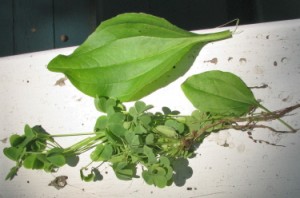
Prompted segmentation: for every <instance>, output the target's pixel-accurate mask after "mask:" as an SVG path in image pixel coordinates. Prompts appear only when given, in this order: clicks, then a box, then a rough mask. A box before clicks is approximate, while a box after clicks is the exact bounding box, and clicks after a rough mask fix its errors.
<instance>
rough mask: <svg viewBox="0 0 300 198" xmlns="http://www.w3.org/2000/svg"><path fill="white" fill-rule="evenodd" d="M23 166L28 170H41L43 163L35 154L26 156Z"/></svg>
mask: <svg viewBox="0 0 300 198" xmlns="http://www.w3.org/2000/svg"><path fill="white" fill-rule="evenodd" d="M23 165H24V167H25V168H28V169H42V168H43V167H44V163H43V162H42V161H40V160H39V159H38V157H37V154H30V155H28V156H27V157H26V158H25V159H24V162H23Z"/></svg>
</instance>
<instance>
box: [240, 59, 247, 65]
mask: <svg viewBox="0 0 300 198" xmlns="http://www.w3.org/2000/svg"><path fill="white" fill-rule="evenodd" d="M239 61H240V63H241V64H242V63H247V59H246V58H240V60H239Z"/></svg>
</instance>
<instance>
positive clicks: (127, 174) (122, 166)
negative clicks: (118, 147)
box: [112, 162, 136, 180]
mask: <svg viewBox="0 0 300 198" xmlns="http://www.w3.org/2000/svg"><path fill="white" fill-rule="evenodd" d="M112 167H113V170H114V172H115V174H116V176H117V177H118V178H119V179H121V180H131V179H132V178H133V177H135V175H136V166H135V165H134V164H128V163H127V162H120V163H115V164H113V166H112Z"/></svg>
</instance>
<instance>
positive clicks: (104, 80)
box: [48, 13, 231, 102]
mask: <svg viewBox="0 0 300 198" xmlns="http://www.w3.org/2000/svg"><path fill="white" fill-rule="evenodd" d="M229 37H231V32H230V31H223V32H219V33H212V34H203V35H198V34H194V33H191V32H188V31H185V30H182V29H180V28H178V27H176V26H174V25H172V24H171V23H169V22H168V21H166V20H164V19H162V18H158V17H155V16H152V15H148V14H142V13H139V14H138V13H127V14H121V15H118V16H116V17H114V18H112V19H109V20H107V21H105V22H103V23H102V24H100V26H99V27H98V28H97V29H96V31H95V32H94V33H93V34H91V35H90V36H89V37H88V39H87V40H86V41H85V42H84V43H83V44H82V45H81V46H79V47H78V48H77V49H76V50H75V51H74V52H73V53H72V54H71V55H69V56H64V55H58V56H57V57H55V58H54V59H53V60H52V61H51V62H50V63H49V65H48V69H49V70H50V71H53V72H62V73H64V74H65V75H66V76H67V77H68V79H69V80H70V81H71V82H72V83H73V85H74V86H75V87H77V88H78V89H79V90H80V91H82V92H83V93H85V94H87V95H90V96H92V97H96V96H97V95H98V96H104V97H115V98H118V99H120V100H121V101H123V102H125V101H134V100H138V99H140V98H142V97H144V96H146V95H148V94H150V93H152V92H153V91H155V90H157V89H159V88H161V87H164V86H166V85H167V84H169V83H171V82H172V81H174V80H176V79H177V78H178V77H180V76H181V75H183V74H184V73H185V72H186V71H187V70H188V69H189V68H190V66H191V65H192V63H193V62H194V60H195V58H196V57H197V55H198V53H199V51H200V49H201V48H202V47H203V46H204V45H205V44H207V43H209V42H212V41H217V40H222V39H226V38H229Z"/></svg>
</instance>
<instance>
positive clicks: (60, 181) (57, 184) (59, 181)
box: [48, 175, 68, 190]
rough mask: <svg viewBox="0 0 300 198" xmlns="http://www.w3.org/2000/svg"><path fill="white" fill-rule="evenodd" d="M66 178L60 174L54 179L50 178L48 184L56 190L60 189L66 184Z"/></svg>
mask: <svg viewBox="0 0 300 198" xmlns="http://www.w3.org/2000/svg"><path fill="white" fill-rule="evenodd" d="M67 179H68V176H65V175H61V176H58V177H56V178H55V179H54V180H52V181H51V182H50V183H49V184H48V185H49V186H53V187H54V188H56V189H57V190H60V189H62V188H64V187H65V186H66V185H67V184H68V183H67Z"/></svg>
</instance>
